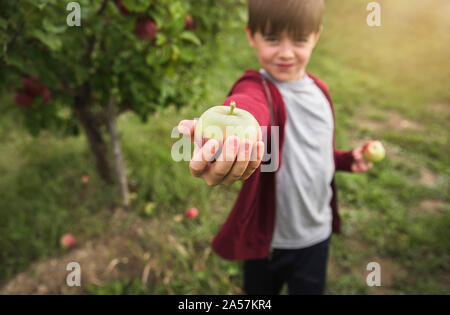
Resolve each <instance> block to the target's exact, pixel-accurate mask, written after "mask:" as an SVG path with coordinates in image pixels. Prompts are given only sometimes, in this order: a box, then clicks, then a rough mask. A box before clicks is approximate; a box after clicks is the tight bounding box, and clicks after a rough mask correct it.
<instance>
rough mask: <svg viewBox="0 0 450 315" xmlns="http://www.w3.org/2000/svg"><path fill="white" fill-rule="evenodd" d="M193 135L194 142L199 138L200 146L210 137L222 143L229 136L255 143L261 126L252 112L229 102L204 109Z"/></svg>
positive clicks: (259, 135)
mask: <svg viewBox="0 0 450 315" xmlns="http://www.w3.org/2000/svg"><path fill="white" fill-rule="evenodd" d="M194 135H195V141H196V143H199V142H197V141H200V140H201V145H202V146H203V145H204V144H205V143H206V142H208V140H210V139H215V140H217V141H218V142H219V144H220V145H222V143H223V142H224V141H225V139H227V138H228V137H230V136H237V137H238V139H239V141H243V140H248V141H250V142H251V143H256V141H258V140H259V139H260V138H261V127H260V126H259V124H258V121H257V120H256V119H255V117H253V115H252V114H250V113H249V112H247V111H246V110H243V109H240V108H237V107H236V103H235V102H231V103H230V106H214V107H211V108H210V109H208V110H207V111H205V112H204V113H203V114H202V115H201V116H200V118H199V120H198V122H197V126H196V127H195V133H194Z"/></svg>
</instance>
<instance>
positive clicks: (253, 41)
mask: <svg viewBox="0 0 450 315" xmlns="http://www.w3.org/2000/svg"><path fill="white" fill-rule="evenodd" d="M245 33H246V34H247V39H248V43H249V44H250V46H251V47H253V48H254V47H255V39H254V38H253V35H252V32H251V31H250V28H249V27H248V25H245Z"/></svg>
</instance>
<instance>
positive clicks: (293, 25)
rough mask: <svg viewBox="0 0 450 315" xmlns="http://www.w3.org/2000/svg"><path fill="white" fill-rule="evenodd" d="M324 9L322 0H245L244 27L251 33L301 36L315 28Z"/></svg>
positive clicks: (320, 22)
mask: <svg viewBox="0 0 450 315" xmlns="http://www.w3.org/2000/svg"><path fill="white" fill-rule="evenodd" d="M324 9H325V5H324V1H323V0H249V1H248V27H249V29H250V32H251V33H252V35H255V33H256V32H258V31H259V32H260V33H261V34H263V35H268V34H273V35H279V34H280V33H282V32H283V31H285V30H287V32H288V34H289V36H291V37H293V38H299V37H304V36H308V35H309V34H311V33H315V32H318V31H319V29H320V26H321V25H322V14H323V11H324Z"/></svg>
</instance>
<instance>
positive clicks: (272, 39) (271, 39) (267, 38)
mask: <svg viewBox="0 0 450 315" xmlns="http://www.w3.org/2000/svg"><path fill="white" fill-rule="evenodd" d="M277 40H278V38H276V37H272V36H268V37H266V41H268V42H276V41H277Z"/></svg>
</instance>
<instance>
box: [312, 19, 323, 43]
mask: <svg viewBox="0 0 450 315" xmlns="http://www.w3.org/2000/svg"><path fill="white" fill-rule="evenodd" d="M322 30H323V24H322V25H320V28H319V31H317V33H316V34H315V35H314V37H315V38H314V45H315V44H316V43H317V41H318V40H319V37H320V34H322Z"/></svg>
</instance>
